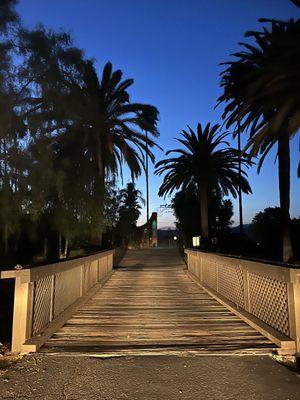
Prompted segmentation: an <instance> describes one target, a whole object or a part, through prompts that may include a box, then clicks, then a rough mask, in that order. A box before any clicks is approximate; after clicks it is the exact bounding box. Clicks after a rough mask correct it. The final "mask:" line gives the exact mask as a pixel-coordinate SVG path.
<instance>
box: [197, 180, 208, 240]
mask: <svg viewBox="0 0 300 400" xmlns="http://www.w3.org/2000/svg"><path fill="white" fill-rule="evenodd" d="M199 193H200V212H201V234H202V236H203V237H204V238H207V237H208V234H209V231H208V201H207V184H206V183H201V184H199Z"/></svg>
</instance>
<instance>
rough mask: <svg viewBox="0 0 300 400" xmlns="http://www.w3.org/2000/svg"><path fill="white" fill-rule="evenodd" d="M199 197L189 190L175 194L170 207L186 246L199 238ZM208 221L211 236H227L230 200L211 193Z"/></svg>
mask: <svg viewBox="0 0 300 400" xmlns="http://www.w3.org/2000/svg"><path fill="white" fill-rule="evenodd" d="M200 202H201V201H200V197H199V194H198V193H197V190H196V189H195V187H194V188H189V189H187V190H181V191H179V192H177V193H176V194H175V196H174V197H173V199H172V203H171V206H172V208H173V210H174V215H175V217H176V220H177V228H178V229H179V230H180V232H181V234H182V237H183V242H184V244H185V245H186V246H191V245H192V237H193V236H199V235H200V232H201V215H200V207H199V204H200ZM208 204H209V208H208V219H209V223H210V227H211V229H210V231H211V236H217V237H219V238H220V237H222V236H224V235H227V234H228V233H229V231H230V226H231V224H232V222H231V218H232V217H233V205H232V202H231V200H229V199H226V200H223V199H222V196H221V194H220V193H217V192H216V191H212V192H210V194H209V200H208Z"/></svg>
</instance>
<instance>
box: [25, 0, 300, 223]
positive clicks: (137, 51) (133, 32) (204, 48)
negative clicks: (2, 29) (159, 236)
mask: <svg viewBox="0 0 300 400" xmlns="http://www.w3.org/2000/svg"><path fill="white" fill-rule="evenodd" d="M18 10H19V12H20V14H21V17H22V19H23V22H24V24H25V25H27V26H30V27H32V26H34V25H36V24H37V23H38V22H41V23H43V24H45V25H46V26H48V27H51V28H55V29H59V28H62V29H64V30H66V31H69V32H70V33H71V34H72V36H73V37H74V41H75V44H76V45H77V46H78V47H80V48H82V49H84V51H85V54H86V56H87V57H89V58H95V60H96V61H97V68H98V71H99V72H100V70H101V69H102V67H103V65H104V64H105V63H106V62H107V61H111V62H112V63H113V66H114V67H115V68H120V69H122V71H123V72H124V77H125V78H127V77H130V78H131V77H132V78H134V81H135V83H134V85H133V87H132V90H131V96H132V100H133V101H138V102H145V103H150V104H153V105H155V106H156V107H157V108H158V109H159V111H160V121H159V131H160V138H159V145H160V146H161V147H162V148H163V149H164V150H168V149H171V148H175V147H177V144H176V142H175V141H174V137H176V136H177V135H178V133H179V132H180V130H181V129H184V128H186V125H187V124H189V125H190V126H191V127H193V128H195V127H196V124H197V122H201V123H202V124H206V123H207V122H208V121H211V122H212V123H219V122H220V121H221V120H220V115H221V113H222V108H221V107H219V108H218V109H217V110H214V107H215V105H216V99H217V98H218V96H219V94H220V93H221V90H220V77H219V75H220V72H221V70H222V67H220V66H219V63H220V62H224V61H227V60H229V58H230V57H229V54H230V53H232V52H234V51H235V50H236V49H237V47H238V42H240V41H243V35H244V32H245V31H247V30H252V29H257V28H259V25H260V24H259V23H258V22H257V19H258V18H260V17H266V18H267V17H269V18H278V19H289V18H292V17H297V18H299V17H300V12H299V9H297V7H296V6H294V5H293V4H292V3H291V2H290V1H289V0H251V1H245V0H227V1H225V0H154V1H150V0H52V1H49V0H21V1H20V4H19V6H18ZM291 152H292V168H291V215H292V217H298V216H299V215H300V180H298V179H297V177H296V168H297V164H298V161H299V154H300V153H299V135H298V136H297V137H296V138H295V140H294V141H293V142H292V144H291ZM163 156H164V154H163V152H161V151H156V157H157V160H159V159H161V158H163ZM275 156H276V151H275V149H274V151H273V152H272V153H270V155H269V157H268V158H267V160H266V161H265V164H264V168H263V170H262V172H261V173H260V175H257V172H256V169H255V168H253V169H251V170H250V171H249V180H250V183H251V186H252V190H253V195H251V196H247V197H244V209H245V215H244V219H245V223H248V222H250V221H251V219H252V218H253V216H254V215H255V214H256V213H257V212H258V211H260V210H263V209H264V208H265V207H267V206H277V205H278V204H279V196H278V179H277V164H276V165H275V164H274V160H275ZM128 179H129V176H128V175H127V179H125V183H126V182H127V181H128ZM144 180H145V179H144V177H141V178H140V179H139V180H138V187H139V188H140V189H141V190H142V191H143V193H144V194H145V182H144ZM160 183H161V178H159V177H155V176H153V167H151V173H150V210H151V211H159V210H158V208H159V206H160V205H161V204H164V203H166V202H169V201H170V199H166V200H164V199H161V198H159V197H158V195H157V191H158V188H159V185H160ZM234 207H235V215H234V220H235V223H236V222H237V220H238V215H237V202H236V201H234ZM140 222H145V213H143V216H142V217H141V219H140ZM173 224H174V218H173V216H172V214H170V213H169V214H168V213H166V214H163V215H160V214H159V226H160V227H166V226H172V225H173Z"/></svg>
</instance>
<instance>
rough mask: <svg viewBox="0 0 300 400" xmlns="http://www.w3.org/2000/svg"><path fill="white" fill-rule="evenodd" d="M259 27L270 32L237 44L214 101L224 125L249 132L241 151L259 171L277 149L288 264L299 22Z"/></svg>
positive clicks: (299, 105) (298, 106)
mask: <svg viewBox="0 0 300 400" xmlns="http://www.w3.org/2000/svg"><path fill="white" fill-rule="evenodd" d="M261 22H267V23H270V27H264V28H263V29H262V31H251V32H247V34H246V36H248V37H250V38H252V39H253V41H254V43H253V44H252V43H251V44H249V43H241V46H242V50H241V51H239V52H237V53H235V54H234V57H235V59H234V60H233V61H230V62H228V63H227V64H226V65H227V67H226V69H225V71H224V72H223V73H222V81H221V86H222V87H223V89H224V93H223V94H222V95H221V96H220V98H219V102H223V103H225V110H224V114H223V118H224V119H225V121H226V126H227V127H230V126H232V125H236V126H237V127H238V129H239V130H241V131H245V130H247V131H248V132H249V139H248V142H247V145H246V147H245V150H249V151H250V156H251V157H256V156H258V155H260V160H259V162H258V172H259V171H260V169H261V167H262V165H263V162H264V160H265V157H266V156H267V154H268V153H269V151H270V150H271V149H272V148H273V147H274V146H275V145H277V147H278V150H277V155H278V175H279V195H280V207H281V212H282V218H283V225H282V240H283V259H284V261H288V260H289V259H291V258H292V256H293V251H292V245H291V233H290V213H289V209H290V148H289V141H290V139H291V138H292V137H293V136H295V134H296V133H297V131H298V129H299V127H300V90H299V89H300V48H299V41H300V20H294V19H291V20H289V21H287V22H283V21H276V20H265V19H263V20H261ZM299 174H300V164H299V167H298V175H299Z"/></svg>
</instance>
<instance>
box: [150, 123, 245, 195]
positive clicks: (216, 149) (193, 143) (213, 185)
mask: <svg viewBox="0 0 300 400" xmlns="http://www.w3.org/2000/svg"><path fill="white" fill-rule="evenodd" d="M228 136H229V133H228V132H225V133H220V132H219V125H214V126H210V124H207V125H206V126H205V128H204V129H202V126H201V124H198V126H197V132H196V133H195V132H194V131H193V130H192V129H191V128H189V130H188V131H182V133H181V138H180V139H176V140H177V141H178V142H179V143H180V144H181V145H182V146H183V147H181V148H178V149H175V150H169V151H167V152H166V155H169V154H171V153H175V154H176V156H175V157H172V158H166V159H164V160H161V161H159V162H158V163H157V164H156V172H155V173H156V174H157V175H162V174H165V176H164V180H163V184H162V185H161V187H160V189H159V195H160V196H166V195H167V194H170V193H172V192H173V191H174V190H178V189H182V190H186V189H190V188H193V187H194V186H198V187H201V186H202V185H203V184H205V185H208V186H209V187H210V190H213V189H215V190H221V191H222V193H223V194H224V195H228V194H229V193H230V194H231V195H232V196H233V197H237V192H238V188H239V186H240V185H241V188H242V191H243V192H245V193H251V188H250V186H249V183H248V181H247V179H246V176H247V174H246V172H245V171H244V170H242V172H241V176H239V172H238V170H239V161H240V162H241V165H242V166H249V162H248V160H247V158H246V156H244V155H241V154H239V152H238V151H237V150H236V149H234V148H232V147H229V143H228V142H227V141H226V140H225V139H226V137H228ZM224 146H226V147H224Z"/></svg>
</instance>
